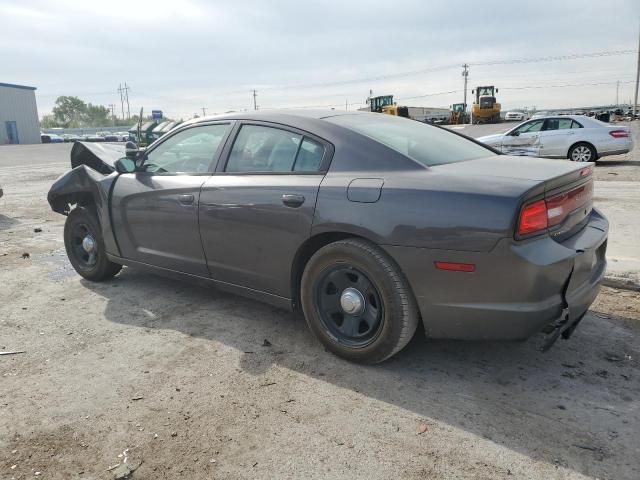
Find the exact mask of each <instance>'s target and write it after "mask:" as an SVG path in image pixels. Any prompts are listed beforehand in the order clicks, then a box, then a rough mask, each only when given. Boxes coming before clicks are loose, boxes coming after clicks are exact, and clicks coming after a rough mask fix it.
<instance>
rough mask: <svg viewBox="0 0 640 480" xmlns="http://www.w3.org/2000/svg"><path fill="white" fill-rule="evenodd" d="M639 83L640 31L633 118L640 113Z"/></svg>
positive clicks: (639, 33)
mask: <svg viewBox="0 0 640 480" xmlns="http://www.w3.org/2000/svg"><path fill="white" fill-rule="evenodd" d="M638 82H640V29H639V30H638V65H637V66H636V93H635V95H634V97H633V117H634V118H635V116H636V114H637V113H638Z"/></svg>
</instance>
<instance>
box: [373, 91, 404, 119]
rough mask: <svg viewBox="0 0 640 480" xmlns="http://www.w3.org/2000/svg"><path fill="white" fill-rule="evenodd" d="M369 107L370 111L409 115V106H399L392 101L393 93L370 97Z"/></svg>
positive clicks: (398, 115)
mask: <svg viewBox="0 0 640 480" xmlns="http://www.w3.org/2000/svg"><path fill="white" fill-rule="evenodd" d="M369 107H370V108H371V111H372V112H378V113H386V114H387V115H395V116H396V117H405V118H410V117H409V107H400V106H398V105H397V104H395V103H394V102H393V95H382V96H380V97H370V98H369Z"/></svg>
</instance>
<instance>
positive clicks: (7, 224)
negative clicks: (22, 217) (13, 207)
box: [0, 213, 20, 230]
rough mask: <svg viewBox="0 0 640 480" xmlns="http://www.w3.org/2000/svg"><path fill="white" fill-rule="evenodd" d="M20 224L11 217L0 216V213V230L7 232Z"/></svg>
mask: <svg viewBox="0 0 640 480" xmlns="http://www.w3.org/2000/svg"><path fill="white" fill-rule="evenodd" d="M18 223H20V222H19V221H18V220H16V219H15V218H12V217H7V216H6V215H2V214H1V213H0V230H7V229H8V228H11V227H13V226H14V225H17V224H18Z"/></svg>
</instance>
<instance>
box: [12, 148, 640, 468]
mask: <svg viewBox="0 0 640 480" xmlns="http://www.w3.org/2000/svg"><path fill="white" fill-rule="evenodd" d="M44 148H49V149H50V150H46V151H45V150H43V149H44ZM65 149H67V150H65ZM16 152H18V150H16V149H13V148H11V149H9V148H6V149H5V147H1V148H0V184H2V186H3V188H4V191H5V197H4V198H2V199H0V302H1V303H0V351H5V352H6V351H15V350H24V351H25V353H22V354H16V355H6V356H0V374H1V375H2V377H1V383H0V385H1V386H2V388H0V432H1V433H0V478H3V479H4V478H7V479H13V478H15V479H18V478H35V477H38V478H60V479H63V478H64V479H68V478H91V479H110V478H114V477H122V478H125V476H126V475H128V474H129V476H130V478H138V479H141V478H145V479H175V478H194V479H198V478H221V479H222V478H224V479H240V478H243V479H244V478H250V479H255V478H350V479H351V478H356V479H357V478H362V479H368V480H370V479H378V478H388V479H396V478H407V479H414V478H415V479H418V478H452V479H453V478H455V479H460V478H474V479H475V478H535V479H550V478H554V479H555V478H557V479H569V478H585V477H597V478H601V479H603V478H607V479H637V478H640V429H639V428H638V425H640V401H639V400H638V399H639V398H640V362H639V359H640V299H639V298H638V294H637V293H636V292H630V291H626V290H614V289H609V288H605V289H603V291H602V293H601V295H600V296H599V298H598V300H597V302H596V303H595V304H594V305H593V308H592V311H591V312H590V313H589V314H588V316H587V317H586V318H585V320H584V321H583V323H582V324H581V326H580V328H579V329H578V330H577V331H576V333H575V335H574V337H573V338H572V339H571V340H570V341H568V342H564V341H559V342H558V344H557V345H556V346H555V347H554V348H553V349H552V350H551V351H549V352H547V353H545V354H543V353H539V352H538V351H537V350H536V347H537V343H538V339H536V338H534V339H532V340H531V341H528V342H525V343H516V344H498V343H463V342H442V341H440V342H434V341H426V340H424V339H423V338H422V337H421V336H417V337H416V338H415V339H414V340H413V341H412V343H411V344H410V345H409V347H408V348H407V349H405V350H404V351H403V352H401V353H400V354H399V355H397V356H396V357H394V358H393V359H392V360H390V361H388V362H386V363H384V364H382V365H379V366H375V367H362V366H358V365H353V364H350V363H347V362H344V361H342V360H340V359H337V358H336V357H334V356H332V355H330V354H329V353H327V352H325V351H324V350H323V349H322V347H320V346H319V344H318V343H317V342H316V341H314V339H313V338H312V337H311V335H310V333H309V332H308V331H307V328H306V326H305V324H304V321H303V320H302V319H300V318H298V317H296V316H294V315H292V314H290V313H286V312H283V311H280V310H276V309H273V308H272V307H269V306H266V305H262V304H259V303H256V302H253V301H250V300H246V299H243V298H240V297H236V296H232V295H229V294H224V293H220V292H217V291H215V290H212V289H208V288H203V287H199V286H195V285H192V284H187V283H178V282H176V281H173V280H167V279H164V278H159V277H154V276H151V275H147V274H143V273H139V272H136V271H133V270H130V269H125V270H124V271H123V272H122V273H121V274H120V275H119V276H118V277H116V278H115V279H114V280H113V281H110V282H107V283H103V284H92V283H89V282H86V281H84V280H80V277H78V276H77V275H76V274H75V273H74V272H73V271H72V270H71V268H70V266H69V264H68V263H67V261H66V257H65V255H64V248H63V243H62V227H63V220H64V217H62V216H59V215H57V214H54V213H52V212H50V210H49V209H48V205H47V203H46V198H45V196H46V191H47V190H48V187H49V186H50V184H51V182H52V181H53V180H54V179H55V178H56V177H57V176H58V175H59V174H60V173H62V172H63V171H64V169H65V168H66V158H67V157H66V155H67V152H68V147H67V146H65V145H43V146H38V147H26V148H24V147H23V148H22V149H20V150H19V152H20V153H16ZM613 161H619V162H621V165H614V166H611V167H610V168H611V169H612V171H615V172H618V173H620V172H623V171H631V172H634V173H633V175H635V174H636V172H638V171H639V170H640V169H639V168H637V165H635V166H634V165H629V164H628V162H633V161H634V160H632V159H628V160H624V159H621V160H615V159H614V160H613ZM62 162H64V163H62ZM27 163H29V164H34V165H36V166H35V167H30V166H27ZM607 168H609V167H607ZM600 170H601V167H599V168H598V171H599V172H600ZM604 171H606V169H605V170H604ZM598 174H599V175H600V173H598ZM603 175H604V174H603ZM607 175H608V174H607ZM621 175H622V174H621ZM621 175H618V176H621ZM628 175H631V174H627V173H625V174H624V176H625V177H626V176H628ZM611 176H612V177H614V175H611ZM639 178H640V177H639ZM625 179H626V178H625ZM35 229H41V230H42V231H39V232H36V231H35ZM26 253H28V254H29V256H28V257H27V258H22V257H23V254H26ZM265 340H267V341H266V342H265ZM125 460H126V462H125ZM114 467H115V468H114Z"/></svg>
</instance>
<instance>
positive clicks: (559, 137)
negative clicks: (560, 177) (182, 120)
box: [478, 115, 633, 162]
mask: <svg viewBox="0 0 640 480" xmlns="http://www.w3.org/2000/svg"><path fill="white" fill-rule="evenodd" d="M478 141H480V142H482V143H484V144H486V145H489V146H491V147H493V148H495V149H496V150H500V151H501V152H503V153H507V154H509V155H529V156H533V157H546V158H568V159H569V160H573V161H576V162H595V161H596V160H597V159H598V158H602V157H604V156H607V155H618V154H621V153H627V152H630V151H631V150H632V149H633V138H632V136H631V132H630V130H629V127H625V126H618V125H616V126H612V125H609V124H607V123H604V122H601V121H600V120H596V119H594V118H590V117H585V116H578V115H567V116H563V117H545V118H536V119H532V120H529V121H527V122H524V123H522V124H520V125H518V126H517V127H514V128H512V129H511V130H508V131H507V132H506V133H500V134H497V135H487V136H485V137H480V138H478Z"/></svg>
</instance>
